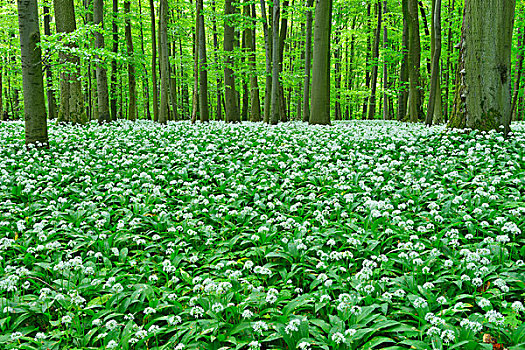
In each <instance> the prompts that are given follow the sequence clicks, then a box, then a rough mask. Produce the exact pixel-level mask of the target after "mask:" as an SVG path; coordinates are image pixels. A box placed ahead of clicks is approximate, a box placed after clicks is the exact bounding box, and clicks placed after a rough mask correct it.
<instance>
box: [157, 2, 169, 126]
mask: <svg viewBox="0 0 525 350" xmlns="http://www.w3.org/2000/svg"><path fill="white" fill-rule="evenodd" d="M159 17H160V18H159V22H160V23H159V39H160V40H159V50H160V72H161V73H160V110H159V123H161V124H166V123H167V122H168V113H169V110H168V100H169V96H168V75H169V73H168V0H160V16H159Z"/></svg>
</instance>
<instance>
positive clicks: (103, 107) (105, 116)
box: [93, 0, 111, 123]
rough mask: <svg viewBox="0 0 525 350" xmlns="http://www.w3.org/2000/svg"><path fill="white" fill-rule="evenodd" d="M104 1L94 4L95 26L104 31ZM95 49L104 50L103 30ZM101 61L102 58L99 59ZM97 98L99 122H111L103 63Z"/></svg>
mask: <svg viewBox="0 0 525 350" xmlns="http://www.w3.org/2000/svg"><path fill="white" fill-rule="evenodd" d="M103 6H104V1H103V0H95V2H94V3H93V24H95V25H100V27H101V29H104V8H103ZM95 47H96V48H97V49H98V50H101V51H102V50H104V36H103V35H102V31H101V30H97V31H96V32H95ZM97 59H98V60H100V59H101V58H100V57H97ZM96 74H97V98H98V100H97V101H98V121H99V122H100V123H103V122H109V121H111V117H110V115H109V96H108V77H107V73H106V68H105V67H104V65H103V63H102V62H101V61H98V62H97V68H96Z"/></svg>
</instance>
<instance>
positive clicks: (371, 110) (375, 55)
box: [367, 0, 383, 120]
mask: <svg viewBox="0 0 525 350" xmlns="http://www.w3.org/2000/svg"><path fill="white" fill-rule="evenodd" d="M376 9H377V28H376V32H375V36H374V47H373V51H372V65H373V66H372V81H371V82H370V84H371V87H372V92H371V94H370V104H369V107H368V118H367V119H369V120H372V119H374V118H375V114H376V93H377V75H378V71H379V69H378V68H379V42H380V40H381V20H382V18H381V17H382V9H383V8H382V6H381V0H377V4H376Z"/></svg>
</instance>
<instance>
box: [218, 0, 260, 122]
mask: <svg viewBox="0 0 525 350" xmlns="http://www.w3.org/2000/svg"><path fill="white" fill-rule="evenodd" d="M254 6H255V5H254ZM211 10H212V12H213V16H212V23H213V48H214V51H213V55H214V57H215V64H216V65H217V69H219V67H220V65H219V56H218V52H219V40H218V38H217V19H216V17H215V16H216V15H217V12H216V9H215V0H213V1H212V5H211ZM216 99H217V115H216V120H222V119H223V118H222V100H223V97H222V80H221V78H220V74H217V96H216Z"/></svg>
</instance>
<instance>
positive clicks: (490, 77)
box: [449, 0, 516, 135]
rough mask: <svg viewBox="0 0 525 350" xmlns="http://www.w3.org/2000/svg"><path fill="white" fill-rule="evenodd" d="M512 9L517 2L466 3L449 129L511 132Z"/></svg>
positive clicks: (513, 0) (503, 0)
mask: <svg viewBox="0 0 525 350" xmlns="http://www.w3.org/2000/svg"><path fill="white" fill-rule="evenodd" d="M515 7H516V0H497V1H490V2H487V1H484V0H466V1H465V8H464V12H463V13H464V16H463V28H462V38H461V43H460V57H459V64H458V71H459V74H458V82H457V88H456V96H455V99H454V107H453V112H452V116H451V118H450V122H449V126H450V127H456V128H465V127H467V128H471V129H477V130H484V131H489V130H496V131H504V133H505V135H507V134H508V132H509V131H510V117H511V93H510V83H511V79H510V72H511V45H512V30H513V26H514V11H515ZM501 127H502V128H503V130H501V129H500V128H501Z"/></svg>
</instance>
